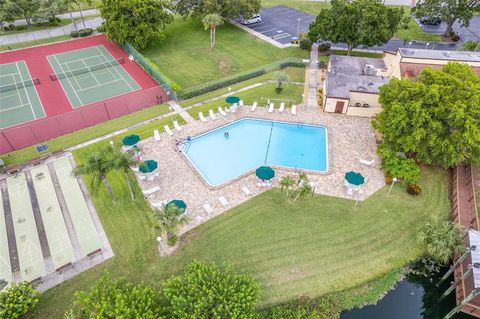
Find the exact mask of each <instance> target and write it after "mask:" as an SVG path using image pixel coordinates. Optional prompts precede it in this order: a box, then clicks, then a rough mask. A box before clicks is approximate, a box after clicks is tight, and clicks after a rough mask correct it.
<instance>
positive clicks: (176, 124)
mask: <svg viewBox="0 0 480 319" xmlns="http://www.w3.org/2000/svg"><path fill="white" fill-rule="evenodd" d="M173 126H174V127H175V129H176V130H177V131H179V132H180V131H181V130H182V127H181V126H180V125H178V122H177V120H174V121H173Z"/></svg>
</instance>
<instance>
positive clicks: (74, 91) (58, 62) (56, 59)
mask: <svg viewBox="0 0 480 319" xmlns="http://www.w3.org/2000/svg"><path fill="white" fill-rule="evenodd" d="M52 56H53V58H54V59H55V61H57V64H58V66H59V67H60V70H62V72H63V73H65V72H64V70H63V68H62V65H61V64H60V61H58V58H57V56H56V55H55V54H53V55H52ZM54 71H55V69H54ZM66 80H67V81H68V84H70V87H71V88H72V90H73V93H75V95H76V96H77V99H78V101H79V102H80V104H82V105H84V104H83V102H82V100H81V99H80V97H78V94H77V91H76V90H75V88H74V87H73V85H72V82H70V79H69V78H68V77H67V78H66ZM59 81H60V80H59ZM60 85H62V82H61V81H60ZM64 92H65V96H66V97H67V99H68V100H69V101H70V98H69V97H68V94H67V92H66V90H65V89H64ZM70 104H72V107H73V103H72V101H70Z"/></svg>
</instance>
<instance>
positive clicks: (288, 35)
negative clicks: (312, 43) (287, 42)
mask: <svg viewBox="0 0 480 319" xmlns="http://www.w3.org/2000/svg"><path fill="white" fill-rule="evenodd" d="M291 36H292V35H291V34H290V33H282V34H279V35H275V36H273V37H272V39H274V40H279V39H283V38H286V37H291Z"/></svg>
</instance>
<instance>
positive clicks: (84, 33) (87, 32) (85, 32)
mask: <svg viewBox="0 0 480 319" xmlns="http://www.w3.org/2000/svg"><path fill="white" fill-rule="evenodd" d="M92 33H93V30H92V29H90V28H87V29H80V30H78V35H79V36H80V37H86V36H89V35H91V34H92Z"/></svg>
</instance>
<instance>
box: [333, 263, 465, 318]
mask: <svg viewBox="0 0 480 319" xmlns="http://www.w3.org/2000/svg"><path fill="white" fill-rule="evenodd" d="M415 267H416V266H414V268H415ZM445 271H446V270H445ZM443 274H444V272H440V273H429V274H428V275H427V276H424V275H416V274H413V273H412V274H409V275H407V277H406V278H405V279H404V280H403V281H402V282H400V283H398V284H397V285H396V286H395V289H393V290H391V291H390V292H389V293H388V294H387V295H386V296H385V297H384V298H383V299H382V300H380V301H379V302H378V303H377V304H376V305H370V306H366V307H364V308H362V309H353V310H350V311H345V312H343V313H342V314H341V316H340V319H387V318H388V319H443V317H444V316H445V315H446V314H447V313H448V312H449V311H450V310H452V309H453V308H454V306H455V292H452V293H450V295H449V296H448V297H446V298H444V299H443V300H441V301H440V300H439V299H440V296H441V295H442V293H443V292H445V290H446V289H447V288H448V286H449V284H450V282H451V281H452V280H453V276H452V277H451V278H449V279H447V280H445V282H444V283H443V284H442V285H441V286H440V287H436V284H437V283H438V281H439V280H440V278H441V277H442V275H443ZM473 318H474V317H472V316H470V315H466V314H464V313H459V314H457V315H455V316H453V317H452V319H473Z"/></svg>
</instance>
